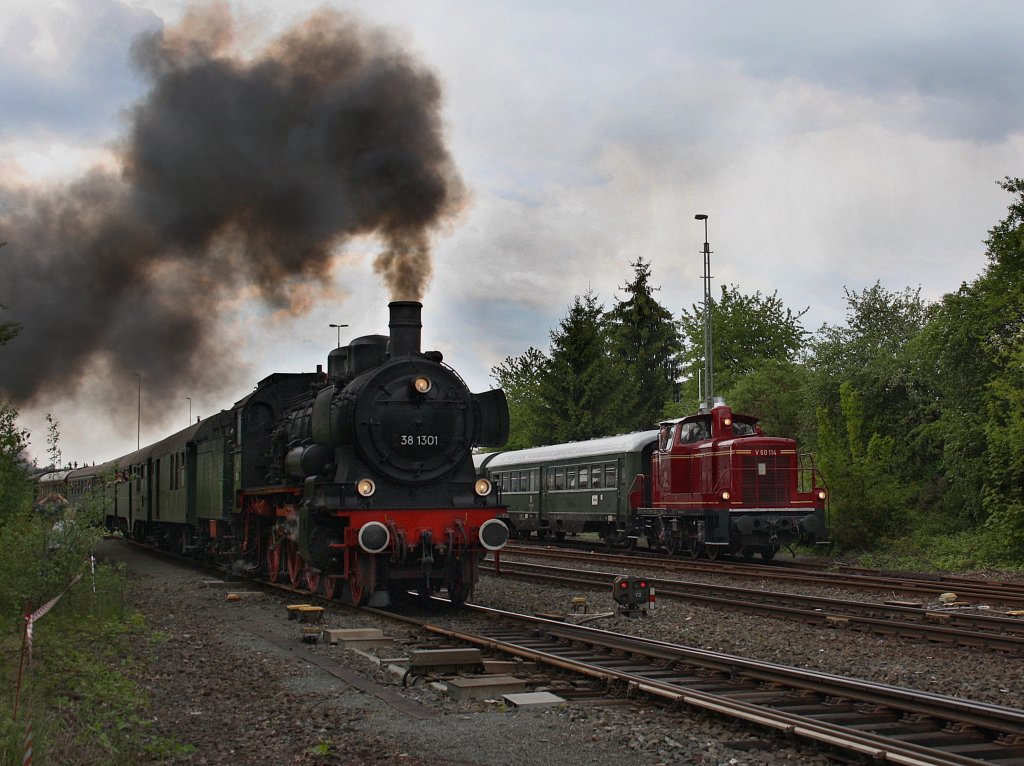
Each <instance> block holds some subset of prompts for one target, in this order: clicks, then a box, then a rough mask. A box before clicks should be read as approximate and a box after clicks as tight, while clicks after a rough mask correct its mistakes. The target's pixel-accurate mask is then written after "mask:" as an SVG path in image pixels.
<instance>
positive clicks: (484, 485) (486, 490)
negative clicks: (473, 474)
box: [473, 479, 491, 497]
mask: <svg viewBox="0 0 1024 766" xmlns="http://www.w3.org/2000/svg"><path fill="white" fill-rule="evenodd" d="M473 491H474V492H476V493H477V494H478V495H480V497H486V496H487V495H489V494H491V482H490V481H489V480H488V479H477V480H476V484H474V485H473Z"/></svg>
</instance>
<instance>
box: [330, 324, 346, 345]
mask: <svg viewBox="0 0 1024 766" xmlns="http://www.w3.org/2000/svg"><path fill="white" fill-rule="evenodd" d="M330 327H337V328H338V348H341V328H342V327H348V325H347V324H333V323H332V324H331V325H330Z"/></svg>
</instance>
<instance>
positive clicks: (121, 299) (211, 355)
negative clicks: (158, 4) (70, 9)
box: [0, 5, 463, 406]
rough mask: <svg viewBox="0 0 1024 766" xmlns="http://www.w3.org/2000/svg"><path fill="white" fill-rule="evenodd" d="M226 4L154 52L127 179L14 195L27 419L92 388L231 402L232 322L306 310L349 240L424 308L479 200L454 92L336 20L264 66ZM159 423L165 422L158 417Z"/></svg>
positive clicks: (283, 48) (13, 353)
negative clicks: (444, 232) (366, 248)
mask: <svg viewBox="0 0 1024 766" xmlns="http://www.w3.org/2000/svg"><path fill="white" fill-rule="evenodd" d="M237 35H238V32H237V25H236V24H235V23H234V20H233V19H232V17H231V15H230V13H229V12H228V11H227V10H226V6H224V5H215V6H212V7H211V8H208V9H205V10H203V11H193V12H191V13H190V14H189V15H188V16H187V17H186V19H185V21H184V22H183V23H182V24H181V25H180V26H179V27H177V28H174V29H167V30H163V31H161V32H157V33H153V34H149V35H146V36H143V37H141V38H139V39H137V40H136V41H135V44H134V46H133V59H134V63H135V65H136V67H137V68H138V70H139V71H140V72H141V73H142V74H143V75H144V76H145V78H146V80H147V82H148V83H149V89H148V92H147V93H146V95H145V97H144V99H143V100H142V101H140V102H139V103H138V104H136V105H135V106H134V107H133V108H132V109H131V111H130V114H129V130H128V132H127V135H126V136H125V137H124V140H123V143H122V144H121V145H119V147H118V154H119V157H120V161H121V171H120V173H118V174H114V173H111V172H109V171H103V170H99V169H97V170H93V171H92V172H90V173H89V174H87V175H86V176H85V177H83V178H81V179H79V180H77V181H76V182H74V183H72V184H69V185H67V186H66V187H63V188H60V189H47V190H44V191H34V192H31V191H30V192H26V191H20V192H15V191H11V190H8V191H7V192H5V193H4V197H5V202H6V204H5V206H4V208H5V210H4V212H3V213H2V214H0V240H6V241H7V243H8V245H7V247H5V248H4V249H3V251H2V253H0V255H2V256H3V257H2V259H0V275H2V276H0V278H2V281H0V304H3V305H6V306H7V307H8V310H7V311H5V312H3V314H2V315H0V318H2V319H4V320H5V321H16V322H18V323H20V324H21V325H22V331H21V334H20V335H19V336H18V337H17V338H15V339H14V340H13V341H11V342H10V343H9V344H8V345H6V346H4V347H3V349H2V350H0V391H3V392H4V393H5V394H7V395H8V396H10V397H12V398H14V399H15V401H16V402H19V403H33V402H36V401H38V400H40V399H41V398H42V397H43V396H45V395H47V394H50V393H54V392H59V393H60V394H62V395H66V394H69V393H73V392H74V391H75V390H76V387H77V386H78V385H79V382H80V381H81V380H82V379H83V377H84V374H85V372H86V371H92V372H95V371H96V370H103V371H105V372H107V373H109V374H110V375H115V376H118V377H119V378H120V379H122V380H123V379H125V378H127V379H128V380H131V375H132V373H133V372H139V371H142V372H143V373H144V374H145V376H146V390H147V398H148V399H149V401H151V402H158V401H159V400H161V399H166V398H168V397H171V396H172V395H174V394H177V392H179V391H181V390H182V387H183V385H184V384H185V383H186V382H187V385H188V390H189V391H190V392H197V391H198V390H200V389H201V388H202V387H203V386H204V385H205V386H207V388H216V387H217V381H218V379H219V378H220V376H221V375H222V374H223V373H224V361H225V360H229V359H230V354H225V352H224V346H223V344H222V343H221V341H220V340H219V333H218V320H219V319H220V318H221V317H222V316H223V307H224V306H226V305H228V304H229V303H230V302H231V301H235V300H237V299H238V298H239V296H244V295H249V294H251V293H253V292H255V293H256V294H257V295H258V296H259V297H260V298H262V299H263V301H265V302H266V303H267V304H268V305H270V306H272V307H274V308H290V309H293V310H297V311H298V310H301V309H302V306H301V305H300V300H301V299H302V297H303V296H305V297H308V292H309V290H308V288H309V285H310V284H313V285H321V286H326V285H327V284H328V281H329V278H330V276H331V267H332V261H333V254H334V253H335V252H336V251H337V248H338V246H339V245H340V244H342V243H344V242H345V241H346V240H347V239H348V238H351V237H353V236H359V235H373V236H375V237H378V238H379V239H380V241H381V242H382V243H383V245H384V252H383V253H382V254H381V255H380V256H379V258H378V259H377V261H376V263H375V268H376V270H377V271H378V272H379V273H381V274H382V276H383V279H384V280H385V282H386V283H387V285H388V287H389V289H390V292H391V294H392V297H393V298H395V299H419V298H420V297H421V296H422V293H423V291H424V289H425V287H426V284H427V282H428V281H429V278H430V273H431V266H430V253H429V249H430V248H429V244H430V238H431V236H432V234H433V233H434V232H435V231H436V230H437V228H439V227H440V226H442V225H443V224H444V223H445V222H446V221H447V220H448V219H449V217H450V216H451V215H452V214H453V213H454V212H455V211H456V210H457V208H458V206H459V204H460V201H461V197H462V193H463V189H462V185H461V182H460V180H459V178H458V175H457V172H456V170H455V168H454V165H453V162H452V160H451V157H450V155H449V153H448V151H447V149H446V147H445V144H444V140H443V130H442V123H441V117H440V107H441V90H440V86H439V84H438V81H437V79H436V78H435V77H434V76H433V75H432V74H431V73H430V72H429V71H427V70H425V69H424V67H422V66H421V65H420V64H418V63H417V62H416V61H415V60H413V59H412V58H411V57H410V56H409V55H408V54H407V53H405V52H403V51H402V50H401V49H400V47H399V46H398V45H397V44H396V43H395V42H394V41H393V40H391V39H390V38H389V37H388V36H387V35H386V34H385V33H383V32H381V31H380V30H369V29H365V28H363V27H362V26H360V25H359V24H358V23H356V22H355V21H354V20H352V19H351V18H349V17H346V16H342V15H339V14H336V13H333V12H320V13H318V14H316V15H315V16H314V17H312V18H310V19H309V20H308V21H306V22H305V23H303V24H301V25H300V26H298V27H295V28H293V29H291V30H289V31H288V32H286V33H285V34H283V35H282V36H280V37H279V38H278V39H276V40H274V41H273V42H271V43H270V44H268V45H267V46H266V47H265V48H264V49H263V50H261V51H259V52H257V53H255V54H249V55H243V54H242V53H241V52H240V50H239V49H240V45H241V44H242V43H244V42H245V41H241V40H238V39H237ZM153 406H157V405H155V404H154V405H153Z"/></svg>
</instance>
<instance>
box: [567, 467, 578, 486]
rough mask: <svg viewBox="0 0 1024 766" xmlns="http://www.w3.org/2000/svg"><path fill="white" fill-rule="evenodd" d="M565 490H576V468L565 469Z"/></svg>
mask: <svg viewBox="0 0 1024 766" xmlns="http://www.w3.org/2000/svg"><path fill="white" fill-rule="evenodd" d="M565 488H566V489H576V466H573V467H572V468H566V469H565Z"/></svg>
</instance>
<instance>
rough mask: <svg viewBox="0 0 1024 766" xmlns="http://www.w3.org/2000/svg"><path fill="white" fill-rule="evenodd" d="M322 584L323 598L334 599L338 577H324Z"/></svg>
mask: <svg viewBox="0 0 1024 766" xmlns="http://www.w3.org/2000/svg"><path fill="white" fill-rule="evenodd" d="M322 582H323V584H324V596H325V597H327V598H334V591H335V586H337V584H338V576H337V575H324V577H323V578H322Z"/></svg>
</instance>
